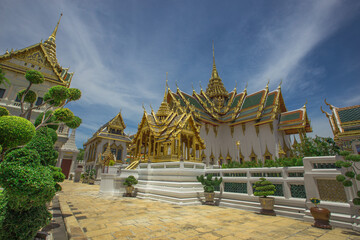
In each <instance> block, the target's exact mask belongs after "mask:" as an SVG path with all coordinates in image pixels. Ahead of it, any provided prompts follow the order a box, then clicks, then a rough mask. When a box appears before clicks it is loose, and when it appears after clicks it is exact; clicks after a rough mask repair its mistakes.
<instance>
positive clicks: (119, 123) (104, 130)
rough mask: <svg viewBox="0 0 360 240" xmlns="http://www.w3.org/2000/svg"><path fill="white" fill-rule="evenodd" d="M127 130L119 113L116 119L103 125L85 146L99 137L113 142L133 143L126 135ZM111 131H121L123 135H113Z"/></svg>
mask: <svg viewBox="0 0 360 240" xmlns="http://www.w3.org/2000/svg"><path fill="white" fill-rule="evenodd" d="M125 128H126V125H125V123H124V120H123V118H122V116H121V112H119V113H118V114H117V115H116V116H115V117H113V118H112V119H111V120H110V121H108V122H107V123H105V124H104V125H102V126H101V127H100V128H99V129H98V130H97V131H96V132H95V133H94V134H93V135H92V137H91V138H90V139H88V140H87V142H86V143H84V146H86V145H87V144H89V143H90V142H92V141H93V140H94V139H96V138H97V137H100V138H106V139H113V140H119V141H123V142H131V139H130V137H129V136H128V135H126V134H125V133H124V131H123V130H124V129H125ZM110 129H114V130H121V133H120V134H119V133H116V131H115V133H112V132H111V131H110Z"/></svg>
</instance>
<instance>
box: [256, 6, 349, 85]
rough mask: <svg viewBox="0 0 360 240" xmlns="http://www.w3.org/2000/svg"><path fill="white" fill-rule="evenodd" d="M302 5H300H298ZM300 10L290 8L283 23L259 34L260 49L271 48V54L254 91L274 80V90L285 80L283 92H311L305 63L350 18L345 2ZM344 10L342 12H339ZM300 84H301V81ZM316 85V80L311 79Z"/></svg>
mask: <svg viewBox="0 0 360 240" xmlns="http://www.w3.org/2000/svg"><path fill="white" fill-rule="evenodd" d="M298 3H299V2H298ZM303 3H306V4H299V6H298V7H297V8H289V9H288V12H286V14H284V15H283V16H282V17H283V18H282V19H281V21H278V22H274V24H272V22H271V20H269V21H270V22H269V23H267V24H266V27H264V29H263V30H262V31H261V33H260V34H259V35H260V36H262V38H261V40H260V41H259V42H258V43H257V44H258V45H264V44H265V45H268V47H267V48H268V49H271V50H270V51H269V54H267V55H266V56H264V62H263V67H262V68H260V69H259V70H260V71H259V73H258V74H256V75H255V76H253V78H252V83H251V85H252V86H253V88H254V89H261V88H263V87H264V86H265V84H266V82H267V79H271V84H270V86H272V87H274V86H275V85H276V84H278V83H279V82H280V79H283V83H284V84H283V89H285V90H288V91H290V90H292V91H294V90H296V91H298V90H299V89H298V87H299V86H300V87H303V89H309V85H312V84H313V83H312V82H309V80H310V79H304V78H303V77H304V74H302V71H304V64H303V63H302V61H303V59H304V58H305V57H306V56H307V55H308V54H309V53H310V52H311V51H312V50H313V49H314V48H315V47H316V46H317V45H318V44H319V43H320V42H321V41H323V40H324V39H326V38H327V37H329V36H330V35H331V34H332V33H333V32H334V31H335V30H336V29H337V28H338V27H339V25H340V24H341V23H342V22H343V21H344V20H345V19H346V18H347V17H348V16H347V12H348V10H349V9H348V8H347V7H346V6H344V5H345V4H343V3H342V1H337V0H327V1H311V2H310V4H309V2H306V1H305V2H303ZM339 9H341V10H342V11H339ZM300 80H301V84H299V81H300ZM311 81H313V79H311Z"/></svg>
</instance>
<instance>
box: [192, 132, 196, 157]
mask: <svg viewBox="0 0 360 240" xmlns="http://www.w3.org/2000/svg"><path fill="white" fill-rule="evenodd" d="M192 141H193V142H192V152H193V154H194V162H195V161H196V147H195V135H194V136H193V138H192Z"/></svg>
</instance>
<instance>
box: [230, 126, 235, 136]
mask: <svg viewBox="0 0 360 240" xmlns="http://www.w3.org/2000/svg"><path fill="white" fill-rule="evenodd" d="M230 133H231V137H232V138H233V137H234V126H230Z"/></svg>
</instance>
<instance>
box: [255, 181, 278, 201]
mask: <svg viewBox="0 0 360 240" xmlns="http://www.w3.org/2000/svg"><path fill="white" fill-rule="evenodd" d="M254 187H255V192H254V195H255V196H263V197H267V196H269V195H274V193H275V186H274V185H273V184H272V183H271V182H270V181H268V180H266V179H265V178H260V180H259V181H257V182H255V184H254Z"/></svg>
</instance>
